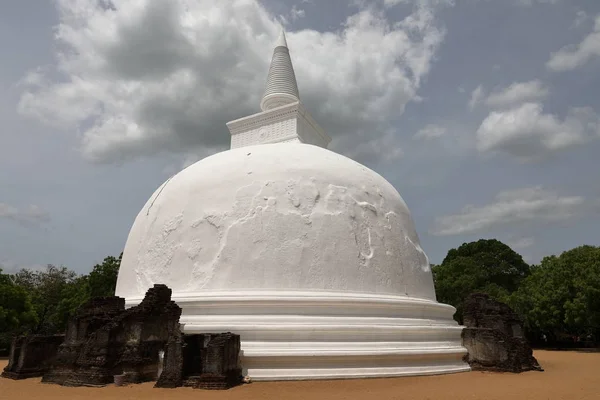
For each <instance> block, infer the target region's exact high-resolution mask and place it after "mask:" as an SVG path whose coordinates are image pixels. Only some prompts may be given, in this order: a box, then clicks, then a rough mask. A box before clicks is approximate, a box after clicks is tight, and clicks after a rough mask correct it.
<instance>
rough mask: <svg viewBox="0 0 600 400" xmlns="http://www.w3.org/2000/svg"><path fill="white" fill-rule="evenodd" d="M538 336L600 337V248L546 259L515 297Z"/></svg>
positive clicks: (513, 299) (523, 314)
mask: <svg viewBox="0 0 600 400" xmlns="http://www.w3.org/2000/svg"><path fill="white" fill-rule="evenodd" d="M511 305H512V306H513V307H514V308H515V309H516V310H517V311H518V312H519V313H520V314H521V315H522V316H523V317H524V318H525V324H526V327H527V329H528V330H529V331H530V332H532V334H533V335H534V336H538V337H539V335H541V334H545V335H547V336H548V337H549V338H551V339H555V338H557V337H559V336H560V335H575V336H586V335H590V334H591V335H594V336H595V338H596V340H597V339H598V338H599V337H600V247H594V246H581V247H577V248H574V249H572V250H569V251H566V252H564V253H562V254H561V255H560V256H558V257H557V256H550V257H545V258H544V259H543V260H542V262H541V263H540V265H539V266H534V267H532V273H531V275H530V276H529V277H527V278H526V279H525V280H524V281H523V283H522V285H521V286H520V287H519V290H517V291H516V292H515V293H514V294H513V295H512V296H511Z"/></svg>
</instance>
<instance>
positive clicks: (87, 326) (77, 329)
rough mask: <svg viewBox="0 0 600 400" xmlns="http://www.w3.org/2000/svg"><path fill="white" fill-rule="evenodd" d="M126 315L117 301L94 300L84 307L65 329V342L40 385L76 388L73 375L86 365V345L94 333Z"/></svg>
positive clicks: (116, 299) (106, 299) (101, 298)
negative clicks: (59, 385)
mask: <svg viewBox="0 0 600 400" xmlns="http://www.w3.org/2000/svg"><path fill="white" fill-rule="evenodd" d="M124 311H125V301H124V300H123V299H122V298H120V297H97V298H94V299H91V300H90V301H89V302H88V303H86V304H84V305H83V306H82V307H81V308H80V309H79V310H78V311H77V314H76V315H75V316H74V317H73V318H71V319H70V320H69V322H68V325H67V331H66V334H65V340H64V342H63V344H61V345H60V347H59V349H58V354H57V357H56V360H55V361H54V363H53V364H52V367H51V368H50V370H49V371H48V372H47V373H46V374H44V377H43V378H42V382H50V383H58V384H61V385H69V384H73V385H77V381H76V375H77V371H78V370H79V369H80V367H81V366H82V365H80V364H81V363H82V362H83V363H85V355H84V354H83V353H85V345H86V343H87V341H88V340H89V338H90V336H91V335H92V333H93V332H95V331H97V330H98V329H100V328H101V327H103V326H104V325H106V324H108V323H109V322H110V321H112V320H113V319H114V318H115V317H117V316H118V315H120V314H121V313H123V312H124Z"/></svg>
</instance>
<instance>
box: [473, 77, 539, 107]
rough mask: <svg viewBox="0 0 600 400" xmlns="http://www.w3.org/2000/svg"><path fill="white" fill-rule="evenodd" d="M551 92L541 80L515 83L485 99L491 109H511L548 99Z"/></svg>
mask: <svg viewBox="0 0 600 400" xmlns="http://www.w3.org/2000/svg"><path fill="white" fill-rule="evenodd" d="M549 93H550V91H549V90H548V88H546V87H545V86H544V84H543V83H542V82H541V81H539V80H533V81H529V82H515V83H513V84H511V85H510V86H508V87H506V88H503V89H499V90H495V91H493V92H492V93H490V95H489V96H488V97H487V99H485V104H486V105H488V106H489V107H494V108H497V107H510V106H515V105H517V104H520V103H523V102H528V101H538V100H542V99H544V98H546V96H548V94H549Z"/></svg>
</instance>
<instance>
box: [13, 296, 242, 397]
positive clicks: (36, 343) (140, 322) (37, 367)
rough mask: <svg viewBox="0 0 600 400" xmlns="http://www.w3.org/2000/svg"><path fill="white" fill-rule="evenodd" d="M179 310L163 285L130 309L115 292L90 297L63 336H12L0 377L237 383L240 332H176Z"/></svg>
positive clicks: (206, 385) (203, 385) (74, 382)
mask: <svg viewBox="0 0 600 400" xmlns="http://www.w3.org/2000/svg"><path fill="white" fill-rule="evenodd" d="M180 316H181V308H180V307H179V306H178V305H177V304H176V303H175V302H173V301H171V289H169V288H168V287H167V286H165V285H154V287H153V288H151V289H149V290H148V292H147V293H146V296H145V297H144V300H142V302H141V303H140V304H139V305H137V306H135V307H132V308H130V309H125V299H123V298H120V297H115V296H113V297H98V298H94V299H92V300H90V301H89V302H88V303H86V304H85V305H83V306H82V307H81V308H80V309H79V310H78V311H77V313H76V315H75V316H74V317H72V318H71V319H70V320H69V322H68V325H67V331H66V334H65V335H55V336H39V335H30V336H22V337H18V338H15V339H14V340H13V344H12V347H11V354H10V360H9V364H8V366H7V367H6V368H5V371H4V373H3V374H2V376H3V377H7V378H12V379H23V378H30V377H34V376H42V382H44V383H55V384H59V385H63V386H104V385H107V384H110V383H113V382H115V383H116V382H118V383H119V385H121V384H128V383H141V382H148V381H158V382H157V384H156V387H180V386H192V387H194V388H199V389H227V388H230V387H232V386H235V385H237V384H239V383H241V379H242V378H241V373H242V371H241V368H240V363H239V353H240V337H239V335H234V334H231V333H223V334H205V335H200V334H198V335H183V333H182V330H181V326H180V324H179V317H180ZM163 355H164V357H162V358H161V356H163Z"/></svg>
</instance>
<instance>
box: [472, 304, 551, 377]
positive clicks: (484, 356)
mask: <svg viewBox="0 0 600 400" xmlns="http://www.w3.org/2000/svg"><path fill="white" fill-rule="evenodd" d="M463 321H464V322H463V324H464V325H465V329H463V332H462V338H463V345H464V346H465V347H466V348H467V350H468V354H467V355H466V356H465V361H467V362H468V363H469V365H470V366H471V368H472V369H474V370H486V371H501V372H517V373H518V372H524V371H531V370H537V371H543V369H542V368H541V367H540V365H539V364H538V362H537V360H536V359H535V357H534V356H533V350H532V348H531V346H529V343H527V340H526V339H525V336H524V331H523V321H522V320H521V318H519V316H518V315H517V314H516V313H515V312H514V311H513V310H512V309H511V308H510V307H509V306H508V305H506V304H504V303H501V302H499V301H496V300H494V299H492V298H491V297H490V296H489V295H487V294H483V293H476V294H472V295H470V296H469V297H468V298H467V299H466V300H465V303H464V311H463Z"/></svg>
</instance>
